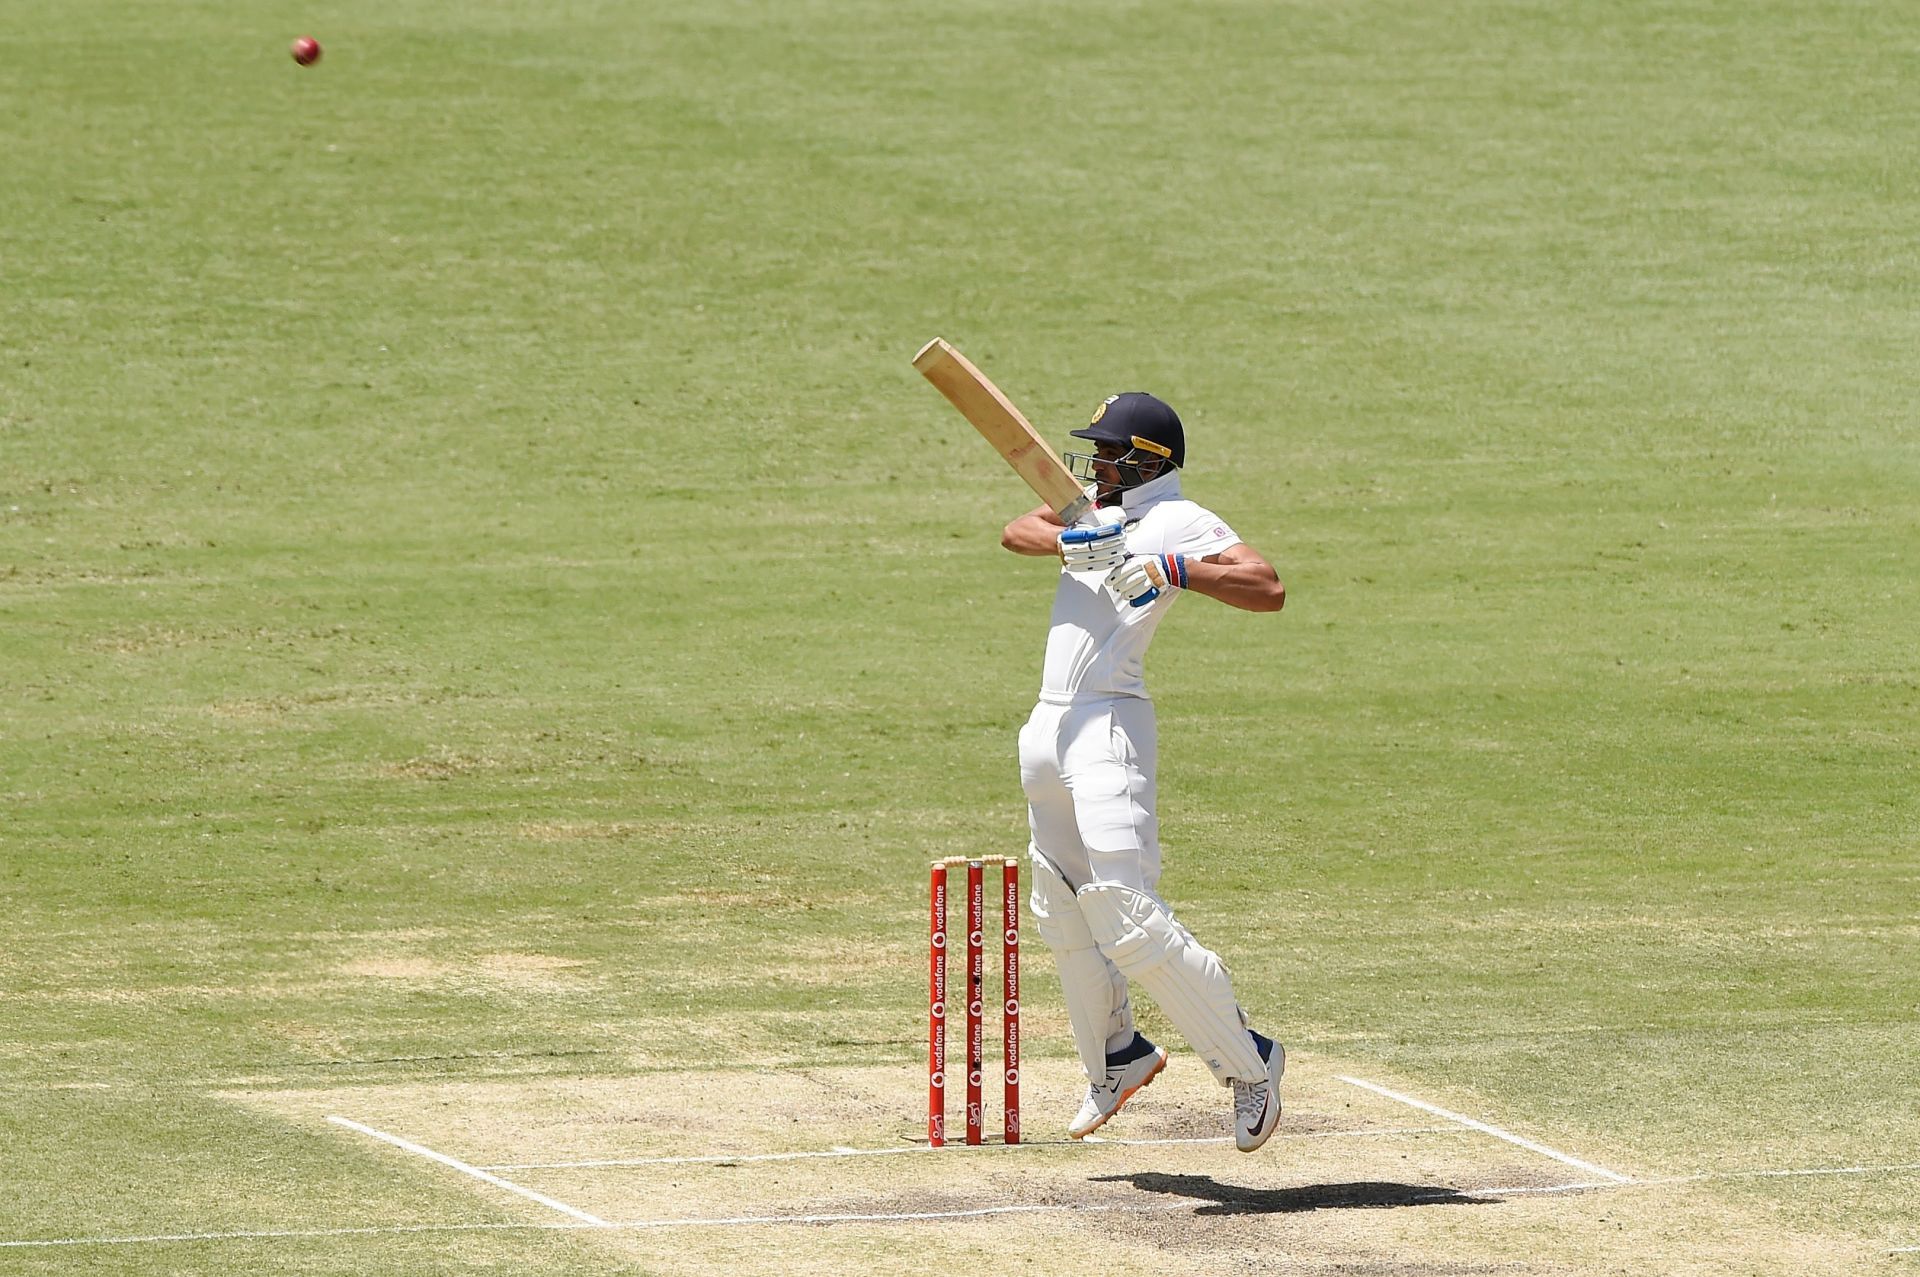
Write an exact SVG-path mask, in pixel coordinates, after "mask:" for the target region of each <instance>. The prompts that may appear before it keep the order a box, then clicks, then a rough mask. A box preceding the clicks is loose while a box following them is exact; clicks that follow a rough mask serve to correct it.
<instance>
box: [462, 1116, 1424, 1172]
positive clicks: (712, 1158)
mask: <svg viewBox="0 0 1920 1277" xmlns="http://www.w3.org/2000/svg"><path fill="white" fill-rule="evenodd" d="M1458 1130H1459V1128H1457V1127H1452V1126H1404V1127H1390V1128H1385V1129H1381V1130H1370V1131H1307V1132H1304V1133H1302V1134H1300V1135H1283V1136H1280V1137H1279V1138H1281V1139H1295V1140H1328V1139H1377V1138H1380V1137H1383V1136H1390V1135H1454V1134H1457V1133H1458ZM1231 1142H1232V1139H1231V1137H1230V1136H1226V1135H1205V1136H1192V1137H1185V1138H1179V1139H1155V1140H1121V1139H1102V1138H1101V1137H1100V1136H1097V1135H1089V1136H1088V1137H1087V1138H1086V1139H1084V1140H1027V1141H1024V1142H1022V1143H1019V1144H978V1145H973V1146H971V1147H969V1146H967V1145H956V1144H949V1145H947V1146H946V1147H945V1148H930V1147H928V1146H927V1145H925V1144H909V1145H904V1146H902V1147H900V1148H832V1149H818V1150H803V1151H801V1152H796V1153H698V1154H687V1155H684V1156H677V1157H604V1158H590V1159H585V1160H582V1161H577V1162H503V1163H500V1164H497V1165H487V1166H480V1167H477V1168H476V1169H478V1170H483V1171H566V1170H593V1169H596V1168H607V1169H611V1168H617V1167H630V1166H688V1165H701V1164H706V1165H735V1164H740V1163H746V1162H798V1161H807V1160H811V1159H814V1158H842V1157H898V1156H901V1155H902V1154H906V1153H990V1152H998V1153H1013V1152H1018V1151H1019V1150H1021V1149H1038V1148H1062V1149H1070V1148H1080V1147H1088V1146H1093V1145H1113V1146H1117V1147H1121V1148H1153V1147H1160V1146H1163V1145H1169V1144H1227V1143H1231Z"/></svg>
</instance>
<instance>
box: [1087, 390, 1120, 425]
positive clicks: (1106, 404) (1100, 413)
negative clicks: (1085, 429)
mask: <svg viewBox="0 0 1920 1277" xmlns="http://www.w3.org/2000/svg"><path fill="white" fill-rule="evenodd" d="M1119 397H1120V396H1119V395H1108V396H1107V397H1106V398H1105V399H1102V400H1101V401H1100V406H1099V407H1098V408H1095V409H1094V410H1093V420H1092V421H1089V422H1088V423H1087V424H1088V425H1090V426H1097V425H1099V424H1100V418H1102V417H1104V416H1106V415H1107V409H1108V408H1110V407H1111V406H1112V405H1113V401H1114V400H1116V399H1118V398H1119Z"/></svg>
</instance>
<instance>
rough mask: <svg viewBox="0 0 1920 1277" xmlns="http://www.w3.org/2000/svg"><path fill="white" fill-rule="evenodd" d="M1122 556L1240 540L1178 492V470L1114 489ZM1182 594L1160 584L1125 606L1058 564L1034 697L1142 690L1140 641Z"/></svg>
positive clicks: (1055, 699) (1218, 546) (1099, 578)
mask: <svg viewBox="0 0 1920 1277" xmlns="http://www.w3.org/2000/svg"><path fill="white" fill-rule="evenodd" d="M1120 508H1121V509H1122V510H1123V511H1125V513H1126V516H1127V533H1126V536H1127V552H1128V553H1129V554H1184V555H1186V556H1188V557H1189V558H1199V557H1201V556H1202V555H1207V554H1216V553H1218V552H1219V551H1221V550H1224V549H1226V548H1227V547H1229V546H1232V545H1238V544H1239V542H1240V538H1239V537H1237V536H1235V535H1234V534H1233V529H1232V528H1230V527H1228V526H1227V525H1226V523H1224V522H1223V521H1222V520H1221V519H1220V517H1219V516H1218V515H1216V514H1214V513H1213V512H1212V511H1211V510H1208V509H1207V508H1206V507H1204V506H1200V505H1196V504H1194V503H1193V502H1191V501H1188V500H1186V499H1185V498H1183V497H1182V496H1181V495H1180V472H1179V471H1178V470H1175V471H1173V472H1172V473H1170V474H1164V475H1161V476H1160V477H1159V478H1158V479H1154V480H1152V481H1150V482H1147V483H1143V484H1141V485H1140V486H1139V487H1137V488H1132V489H1130V490H1128V491H1126V492H1123V493H1121V494H1120ZM1180 594H1181V591H1179V590H1162V591H1160V597H1159V598H1157V599H1155V600H1154V601H1153V602H1151V603H1149V604H1147V605H1146V606H1145V607H1128V606H1127V602H1126V600H1125V599H1122V598H1120V597H1119V596H1118V595H1116V594H1114V593H1113V591H1111V590H1109V589H1107V587H1106V584H1105V576H1104V574H1102V573H1099V572H1069V571H1067V570H1066V569H1065V568H1064V567H1063V568H1061V569H1060V588H1059V589H1058V590H1057V591H1055V592H1054V596H1053V621H1052V628H1051V629H1050V630H1048V632H1047V661H1046V666H1045V669H1044V671H1043V672H1042V674H1041V677H1040V699H1041V701H1043V702H1045V703H1047V704H1050V705H1070V704H1072V703H1074V702H1075V701H1086V700H1099V699H1104V698H1107V697H1112V696H1139V697H1145V696H1146V694H1147V682H1146V661H1147V645H1148V644H1149V643H1151V642H1152V641H1153V631H1154V629H1155V628H1156V627H1157V626H1158V625H1159V624H1160V618H1161V617H1163V616H1165V615H1166V613H1167V609H1168V608H1170V607H1172V606H1173V601H1174V600H1175V599H1176V598H1178V597H1179V596H1180Z"/></svg>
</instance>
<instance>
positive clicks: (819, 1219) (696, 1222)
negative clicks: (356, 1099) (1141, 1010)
mask: <svg viewBox="0 0 1920 1277" xmlns="http://www.w3.org/2000/svg"><path fill="white" fill-rule="evenodd" d="M356 1125H357V1124H356ZM1914 1169H1920V1166H1914V1165H1904V1164H1903V1165H1899V1166H1857V1167H1844V1168H1836V1169H1833V1170H1828V1171H1820V1170H1806V1171H1794V1170H1782V1171H1768V1172H1765V1173H1766V1174H1769V1175H1821V1174H1862V1175H1867V1174H1874V1173H1876V1172H1883V1171H1907V1170H1914ZM1740 1174H1742V1172H1722V1173H1719V1174H1707V1175H1689V1176H1682V1177H1679V1178H1675V1179H1644V1180H1628V1181H1626V1183H1627V1184H1629V1185H1631V1186H1632V1187H1635V1188H1658V1187H1661V1186H1663V1185H1670V1184H1682V1183H1690V1182H1693V1181H1695V1180H1700V1179H1718V1178H1729V1177H1732V1176H1737V1175H1740ZM1617 1187H1620V1185H1619V1184H1617V1183H1598V1182H1585V1181H1583V1182H1580V1183H1574V1184H1550V1185H1541V1186H1513V1187H1493V1188H1462V1189H1457V1190H1454V1191H1455V1192H1456V1193H1458V1195H1460V1196H1462V1197H1487V1196H1513V1195H1517V1194H1520V1193H1573V1192H1581V1191H1587V1190H1598V1189H1608V1188H1617ZM1445 1196H1447V1194H1443V1193H1435V1194H1433V1195H1432V1197H1431V1198H1430V1199H1427V1198H1423V1199H1422V1200H1441V1199H1442V1198H1444V1197H1445ZM1192 1209H1198V1208H1196V1207H1192V1206H1189V1205H1188V1204H1186V1203H1183V1202H1167V1203H1164V1204H1158V1203H1156V1204H1149V1205H1139V1206H1123V1205H1114V1206H1101V1205H1093V1204H1086V1205H1072V1204H1060V1203H1032V1204H1014V1205H1010V1206H983V1207H979V1208H976V1209H973V1210H962V1211H924V1212H916V1213H912V1214H905V1213H902V1214H875V1215H743V1216H736V1217H733V1218H726V1219H720V1218H705V1219H702V1218H698V1217H696V1218H693V1219H638V1220H631V1221H629V1222H626V1223H606V1222H604V1221H600V1222H594V1223H577V1224H562V1223H487V1224H389V1225H376V1226H369V1227H363V1228H311V1229H278V1230H271V1231H258V1232H231V1233H156V1234H151V1235H148V1236H142V1237H48V1238H26V1239H18V1240H10V1241H0V1249H6V1248H11V1249H20V1248H24V1247H42V1246H133V1245H151V1244H154V1243H160V1242H218V1241H260V1240H272V1239H276V1238H294V1239H299V1238H311V1237H371V1236H386V1235H400V1234H407V1233H471V1232H500V1231H522V1232H556V1231H559V1232H564V1231H568V1230H573V1229H587V1228H604V1229H608V1230H611V1231H615V1232H618V1231H623V1230H641V1229H661V1228H714V1227H739V1226H743V1225H776V1224H841V1223H884V1222H895V1221H902V1222H906V1221H914V1220H941V1219H968V1218H973V1217H976V1216H980V1215H1010V1214H1026V1215H1032V1214H1041V1213H1053V1214H1072V1213H1083V1214H1109V1215H1111V1214H1128V1215H1133V1214H1150V1213H1156V1212H1164V1211H1180V1210H1192ZM1888 1253H1889V1254H1896V1255H1904V1254H1915V1253H1920V1246H1895V1247H1892V1248H1890V1249H1889V1251H1888Z"/></svg>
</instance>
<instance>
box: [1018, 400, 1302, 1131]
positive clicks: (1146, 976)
mask: <svg viewBox="0 0 1920 1277" xmlns="http://www.w3.org/2000/svg"><path fill="white" fill-rule="evenodd" d="M1073 435H1074V437H1075V438H1078V439H1085V440H1087V441H1089V442H1090V443H1091V444H1092V445H1093V451H1092V452H1091V453H1084V454H1083V453H1068V454H1066V460H1067V463H1068V465H1069V466H1070V467H1071V468H1072V470H1073V473H1074V474H1075V476H1076V477H1078V478H1080V479H1084V480H1090V481H1091V482H1092V483H1093V484H1094V496H1095V501H1096V504H1097V507H1098V510H1097V518H1098V525H1097V526H1093V527H1088V526H1078V527H1073V528H1067V527H1063V526H1062V525H1061V522H1060V520H1059V519H1058V518H1057V517H1056V516H1055V515H1054V513H1053V511H1052V510H1051V509H1050V508H1048V507H1046V506H1042V507H1040V508H1039V509H1037V510H1034V511H1032V512H1031V513H1028V514H1024V515H1021V516H1020V517H1019V518H1017V519H1015V520H1014V521H1013V522H1012V523H1009V524H1008V525H1007V526H1006V530H1005V531H1004V532H1003V533H1002V534H1001V538H1000V543H1001V544H1002V545H1003V546H1005V547H1006V548H1007V549H1009V550H1011V551H1013V552H1014V553H1015V554H1026V555H1033V556H1035V557H1043V556H1045V557H1053V558H1057V559H1058V560H1059V561H1060V585H1059V588H1058V589H1057V590H1056V591H1055V592H1054V596H1053V618H1052V623H1051V628H1050V629H1049V631H1048V633H1047V655H1046V663H1045V667H1044V672H1043V674H1042V677H1041V683H1040V701H1039V704H1037V705H1035V706H1034V709H1033V716H1032V717H1031V718H1030V719H1028V720H1027V725H1026V726H1025V727H1024V728H1022V729H1021V731H1020V782H1021V785H1022V787H1023V788H1024V789H1025V790H1026V795H1027V812H1028V820H1029V823H1030V825H1031V828H1032V837H1033V841H1032V843H1031V844H1030V847H1029V853H1030V855H1031V857H1032V862H1033V897H1032V909H1033V914H1034V918H1035V921H1036V923H1037V925H1038V926H1039V929H1040V937H1041V939H1043V940H1045V941H1046V943H1047V947H1048V948H1049V949H1051V950H1052V951H1053V956H1054V959H1055V961H1056V962H1057V963H1058V964H1059V968H1060V985H1061V989H1062V991H1063V992H1064V994H1065V997H1066V1004H1067V1016H1068V1019H1069V1021H1070V1022H1071V1024H1072V1026H1073V1038H1074V1044H1075V1046H1076V1047H1077V1048H1078V1049H1079V1052H1080V1061H1081V1066H1082V1067H1083V1068H1084V1069H1085V1071H1086V1075H1087V1098H1086V1102H1085V1103H1084V1104H1082V1105H1081V1107H1080V1112H1079V1115H1078V1116H1077V1117H1075V1118H1074V1120H1073V1123H1072V1125H1070V1126H1069V1127H1068V1128H1067V1133H1068V1134H1069V1135H1070V1136H1072V1137H1073V1138H1074V1139H1083V1138H1085V1137H1086V1136H1087V1135H1089V1134H1091V1133H1092V1132H1093V1131H1095V1130H1097V1129H1098V1128H1099V1127H1100V1126H1101V1124H1102V1123H1104V1122H1105V1121H1106V1120H1107V1119H1108V1118H1110V1117H1112V1116H1113V1115H1114V1114H1115V1113H1117V1112H1119V1111H1120V1106H1121V1105H1123V1104H1125V1103H1126V1102H1127V1100H1128V1098H1129V1097H1130V1096H1132V1095H1133V1094H1134V1093H1135V1092H1137V1091H1138V1090H1139V1089H1140V1088H1141V1087H1143V1086H1145V1085H1146V1084H1147V1083H1148V1082H1151V1081H1152V1080H1153V1079H1154V1077H1155V1076H1156V1075H1157V1074H1158V1073H1159V1072H1160V1070H1161V1069H1163V1068H1165V1067H1166V1063H1167V1052H1166V1049H1165V1048H1164V1047H1160V1046H1156V1045H1154V1044H1153V1043H1152V1042H1149V1041H1148V1040H1147V1039H1146V1038H1145V1037H1144V1036H1143V1035H1142V1034H1141V1033H1140V1032H1139V1031H1138V1030H1136V1029H1135V1028H1134V1023H1133V1007H1132V1004H1131V1002H1130V1001H1129V999H1128V986H1129V984H1130V983H1138V984H1139V985H1140V987H1141V988H1143V989H1145V990H1146V991H1147V993H1148V994H1150V995H1151V996H1152V998H1153V1000H1154V1001H1155V1002H1156V1003H1157V1004H1158V1005H1159V1006H1160V1008H1161V1010H1162V1011H1164V1012H1165V1013H1166V1016H1167V1018H1168V1019H1169V1020H1171V1021H1173V1024H1174V1026H1175V1027H1176V1028H1178V1029H1179V1030H1180V1033H1181V1035H1182V1036H1184V1037H1185V1038H1186V1039H1187V1041H1188V1042H1189V1043H1190V1044H1192V1046H1193V1048H1194V1050H1195V1051H1197V1052H1199V1054H1200V1057H1201V1058H1202V1059H1204V1060H1205V1061H1206V1062H1207V1067H1208V1068H1209V1069H1211V1070H1212V1072H1213V1076H1214V1077H1215V1078H1216V1079H1217V1080H1218V1081H1219V1082H1220V1083H1221V1085H1223V1086H1231V1087H1232V1088H1233V1119H1234V1143H1235V1145H1236V1146H1237V1147H1238V1148H1239V1149H1240V1150H1241V1151H1242V1152H1247V1153H1250V1152H1252V1151H1254V1150H1255V1149H1257V1148H1259V1147H1260V1146H1261V1145H1262V1144H1265V1143H1266V1142H1267V1138H1268V1137H1269V1136H1271V1135H1272V1134H1273V1130H1274V1127H1275V1126H1276V1125H1277V1124H1278V1123H1279V1120H1280V1076H1281V1074H1282V1073H1283V1072H1285V1070H1286V1067H1287V1053H1286V1050H1285V1048H1283V1047H1282V1046H1281V1045H1280V1043H1278V1042H1276V1041H1274V1040H1272V1039H1271V1038H1268V1037H1265V1036H1263V1035H1262V1034H1260V1033H1257V1032H1255V1031H1254V1030H1253V1028H1252V1026H1251V1024H1250V1023H1249V1021H1248V1019H1247V1015H1246V1012H1244V1011H1243V1010H1241V1008H1240V1004H1239V1001H1238V1000H1237V999H1236V998H1235V997H1234V992H1233V982H1232V980H1231V978H1230V977H1229V976H1228V974H1227V969H1226V967H1225V966H1224V965H1223V964H1222V963H1221V961H1220V959H1219V957H1218V956H1216V955H1215V954H1214V953H1213V952H1212V951H1211V950H1210V949H1207V948H1205V947H1203V946H1202V945H1201V944H1200V942H1199V941H1197V940H1195V939H1194V937H1193V933H1192V932H1190V931H1188V930H1187V929H1186V928H1185V927H1184V926H1182V925H1181V924H1180V922H1179V921H1178V919H1176V918H1175V917H1174V914H1173V909H1172V907H1171V906H1170V905H1168V904H1167V902H1166V901H1165V900H1163V899H1161V898H1160V896H1159V895H1158V894H1156V892H1155V887H1156V886H1157V884H1158V883H1159V881H1160V831H1159V821H1158V818H1157V817H1156V816H1155V814H1154V801H1155V800H1154V771H1155V763H1156V761H1157V759H1156V757H1155V754H1156V751H1155V743H1154V718H1153V702H1152V701H1151V700H1149V699H1148V697H1147V688H1146V683H1145V680H1144V678H1143V666H1144V664H1145V660H1146V655H1147V645H1148V644H1149V643H1150V642H1152V640H1153V632H1154V629H1155V628H1156V627H1157V626H1158V625H1159V624H1160V619H1161V618H1162V617H1163V616H1165V615H1166V613H1167V609H1169V608H1171V607H1172V606H1173V605H1174V603H1175V601H1176V600H1178V599H1179V598H1180V597H1181V596H1182V595H1185V594H1189V593H1192V594H1203V595H1205V596H1207V597H1208V598H1212V599H1218V600H1219V601H1220V602H1222V603H1225V604H1227V605H1228V606H1230V607H1237V608H1241V609H1243V610H1245V611H1248V612H1277V611H1279V610H1280V608H1281V606H1282V605H1283V604H1285V602H1286V597H1287V592H1286V587H1285V586H1284V585H1282V584H1281V582H1280V578H1279V577H1278V575H1277V574H1276V573H1275V572H1274V570H1273V567H1272V565H1271V564H1269V563H1268V562H1267V561H1266V559H1265V558H1263V557H1262V556H1261V555H1260V554H1259V553H1258V552H1257V551H1256V550H1254V549H1253V548H1252V547H1251V546H1249V545H1247V544H1246V543H1245V542H1243V541H1241V540H1240V538H1239V537H1237V536H1235V535H1234V533H1233V530H1232V529H1231V528H1229V527H1228V526H1227V525H1226V523H1225V522H1223V521H1222V520H1221V519H1220V518H1219V517H1217V516H1216V515H1214V514H1213V513H1212V512H1211V511H1209V510H1207V509H1206V508H1204V507H1202V506H1200V505H1197V504H1195V503H1194V502H1192V501H1189V500H1187V499H1186V498H1184V497H1183V496H1182V495H1181V494H1180V467H1181V466H1182V465H1184V464H1185V462H1186V435H1185V432H1184V430H1183V429H1182V427H1181V424H1180V418H1179V416H1178V415H1177V414H1176V413H1175V412H1174V411H1173V409H1172V408H1170V407H1168V406H1167V405H1166V404H1164V403H1162V402H1161V401H1160V400H1158V399H1156V398H1154V397H1153V396H1152V395H1148V394H1140V393H1128V394H1121V395H1114V396H1112V397H1110V398H1109V399H1107V400H1106V401H1105V402H1104V403H1102V404H1101V405H1100V406H1099V407H1098V408H1097V409H1095V411H1094V414H1093V420H1092V422H1091V423H1090V424H1089V425H1088V426H1087V427H1086V428H1085V429H1083V430H1075V431H1073Z"/></svg>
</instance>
